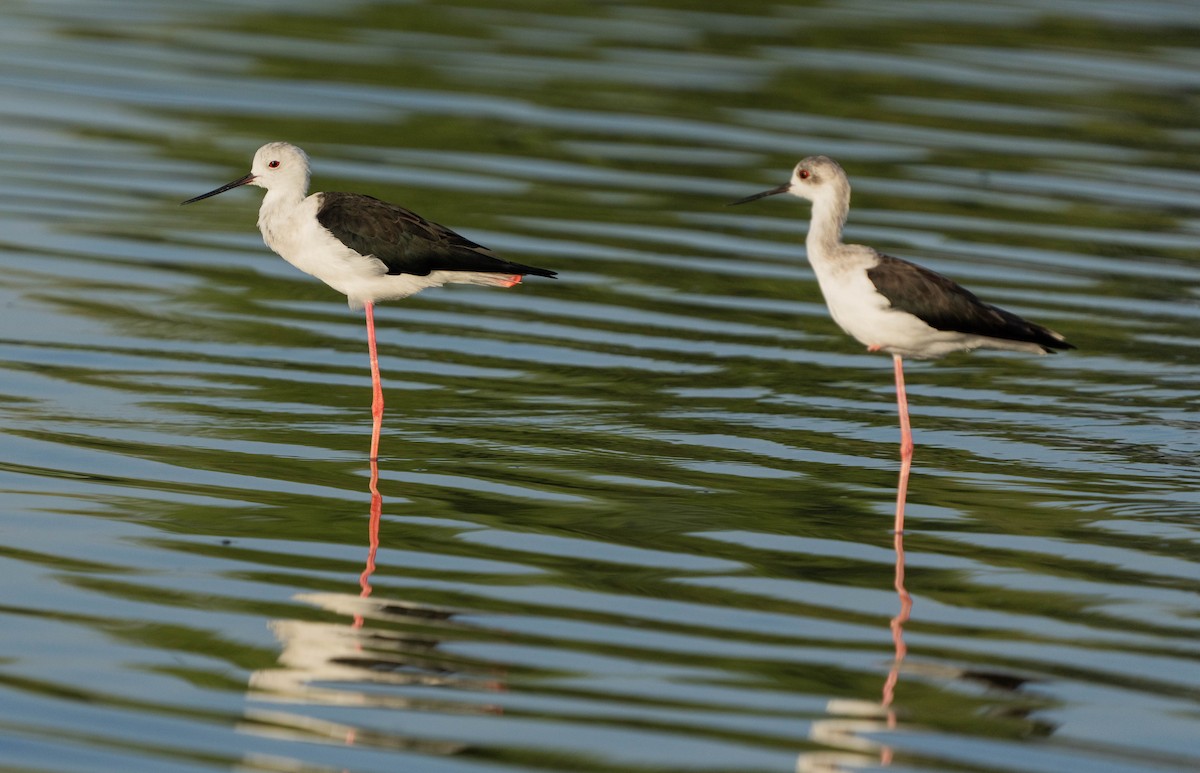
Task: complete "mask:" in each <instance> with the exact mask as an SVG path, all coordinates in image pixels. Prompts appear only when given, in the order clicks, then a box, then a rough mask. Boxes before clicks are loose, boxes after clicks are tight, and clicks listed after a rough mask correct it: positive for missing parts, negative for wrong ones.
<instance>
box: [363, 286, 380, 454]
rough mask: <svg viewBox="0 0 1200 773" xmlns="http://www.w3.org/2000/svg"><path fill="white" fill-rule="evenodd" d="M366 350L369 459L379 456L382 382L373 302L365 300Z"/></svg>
mask: <svg viewBox="0 0 1200 773" xmlns="http://www.w3.org/2000/svg"><path fill="white" fill-rule="evenodd" d="M366 309H367V351H369V352H370V353H371V420H372V421H371V461H375V460H377V459H378V458H379V432H380V430H381V429H382V428H383V384H381V383H380V381H379V353H378V352H377V351H376V350H375V304H373V303H371V302H370V301H367V303H366Z"/></svg>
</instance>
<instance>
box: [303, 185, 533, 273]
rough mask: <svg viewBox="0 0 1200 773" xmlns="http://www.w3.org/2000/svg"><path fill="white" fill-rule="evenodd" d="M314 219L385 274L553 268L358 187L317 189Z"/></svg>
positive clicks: (511, 271)
mask: <svg viewBox="0 0 1200 773" xmlns="http://www.w3.org/2000/svg"><path fill="white" fill-rule="evenodd" d="M317 221H318V222H319V223H320V224H321V225H323V226H324V227H325V228H327V229H328V230H329V232H330V233H332V234H333V235H334V236H335V237H336V238H337V239H338V240H339V241H340V242H342V244H345V245H346V246H347V247H349V248H350V249H352V250H354V251H355V252H357V253H359V254H361V255H370V256H373V257H375V258H376V259H378V260H379V261H381V262H382V263H383V264H384V265H385V266H387V272H388V273H389V274H415V275H417V276H426V275H427V274H429V272H430V271H483V272H488V273H496V274H522V275H524V274H533V275H535V276H545V277H552V276H554V275H555V273H556V272H554V271H549V270H547V269H544V268H535V267H533V266H525V265H522V264H520V263H512V262H510V261H507V260H504V259H502V258H499V257H497V256H496V255H495V253H493V252H492V251H491V250H489V249H488V248H487V247H482V246H480V245H478V244H476V243H475V242H473V241H471V240H470V239H467V238H465V237H463V236H460V235H459V234H456V233H455V232H454V231H451V230H450V229H449V228H446V227H444V226H440V225H438V224H437V223H431V222H430V221H428V220H426V219H425V218H423V217H421V216H420V215H418V214H417V213H416V212H412V211H410V210H407V209H405V208H404V207H398V206H396V205H395V204H389V203H387V202H386V201H380V200H379V199H376V198H373V197H371V196H364V195H362V194H361V193H322V194H321V206H320V208H319V209H318V210H317Z"/></svg>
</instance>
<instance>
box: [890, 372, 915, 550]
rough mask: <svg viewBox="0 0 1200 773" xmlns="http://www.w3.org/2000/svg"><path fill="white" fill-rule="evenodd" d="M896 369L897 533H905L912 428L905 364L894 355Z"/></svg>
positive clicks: (911, 453)
mask: <svg viewBox="0 0 1200 773" xmlns="http://www.w3.org/2000/svg"><path fill="white" fill-rule="evenodd" d="M892 363H893V364H894V365H895V369H896V408H897V409H898V410H899V412H900V482H899V483H898V484H897V486H896V527H895V528H896V533H897V534H903V533H904V502H905V500H906V499H908V475H909V473H910V472H911V471H912V457H913V439H912V426H911V425H910V424H909V422H908V394H907V393H906V392H905V391H904V362H903V360H901V359H900V355H898V354H893V355H892Z"/></svg>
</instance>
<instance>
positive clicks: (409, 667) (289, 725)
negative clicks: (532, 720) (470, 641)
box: [239, 460, 504, 755]
mask: <svg viewBox="0 0 1200 773" xmlns="http://www.w3.org/2000/svg"><path fill="white" fill-rule="evenodd" d="M370 464H371V476H370V483H369V486H368V488H369V491H370V518H369V520H368V530H367V533H368V546H367V558H366V563H365V566H364V568H363V570H362V572H361V573H360V574H359V578H358V584H359V593H358V594H357V595H353V594H349V593H305V594H298V595H296V596H294V597H293V598H294V599H296V600H297V601H300V602H303V603H306V604H310V605H312V606H315V607H318V608H320V609H322V610H325V611H327V612H332V613H334V614H335V615H339V616H342V617H344V618H345V621H344V622H311V621H307V620H272V621H270V622H269V623H268V627H269V628H270V630H271V632H272V633H274V635H275V637H276V638H277V639H278V641H279V643H280V645H281V651H280V653H279V658H278V662H277V663H276V664H275V665H274V666H272V667H270V668H264V669H262V670H259V671H256V672H254V673H253V674H251V676H250V683H249V690H248V692H247V698H248V699H249V701H250V702H251V703H252V704H253V705H252V706H251V707H250V708H248V709H247V710H246V712H245V722H243V723H242V724H241V725H240V726H239V730H241V731H243V732H247V733H252V734H255V735H260V736H266V737H272V738H287V739H290V740H303V741H310V742H312V741H323V742H326V743H340V744H347V745H349V744H358V745H369V746H372V747H373V748H381V749H408V750H415V751H419V752H421V753H425V754H439V755H445V754H456V753H459V752H461V751H463V750H464V749H465V748H466V745H465V744H463V743H459V742H453V741H442V740H431V739H425V738H417V737H406V736H402V735H398V734H396V733H393V732H383V731H380V730H377V729H366V728H365V727H358V726H355V725H351V724H344V723H340V722H332V721H329V720H327V719H325V718H323V717H322V716H320V715H321V713H322V711H321V709H322V707H330V706H338V707H350V708H360V709H368V710H384V711H389V712H390V711H394V710H397V709H402V710H413V711H426V712H429V711H436V712H438V713H439V714H498V713H501V710H500V707H498V706H496V705H493V704H491V703H488V702H481V701H479V700H477V699H476V700H472V699H471V697H470V694H476V695H477V694H479V693H484V692H497V691H499V690H502V689H503V688H504V685H503V684H502V683H501V682H500V680H499V679H498V677H497V676H496V672H495V671H494V669H492V668H491V667H489V666H482V665H474V664H471V663H465V662H464V661H463V658H462V657H461V656H459V657H455V656H451V655H448V654H446V653H443V652H442V651H441V646H442V643H443V641H444V640H445V639H447V638H453V639H458V638H461V636H459V635H455V634H456V633H457V632H459V631H462V630H465V629H466V628H467V626H466V624H465V623H463V622H460V621H459V620H457V617H458V615H459V614H460V612H459V611H458V610H452V609H448V608H443V607H435V606H432V605H428V604H419V603H414V602H409V601H405V600H401V599H386V598H380V597H379V596H377V595H375V596H373V595H372V592H373V588H372V586H371V577H372V575H373V574H374V572H375V569H376V557H377V553H378V549H379V526H380V520H381V518H382V513H383V497H382V496H381V495H380V492H379V468H378V465H377V463H376V462H375V461H374V460H372V461H371V463H370ZM429 688H438V689H447V690H455V691H458V694H457V695H456V694H451V693H446V694H444V695H442V696H435V695H434V694H433V693H431V692H429ZM264 704H271V705H272V707H266V706H264ZM284 704H286V706H287V708H278V706H279V705H284Z"/></svg>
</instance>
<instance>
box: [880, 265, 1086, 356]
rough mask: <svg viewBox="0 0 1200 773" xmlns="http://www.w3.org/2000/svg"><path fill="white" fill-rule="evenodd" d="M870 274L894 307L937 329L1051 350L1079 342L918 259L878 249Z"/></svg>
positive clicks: (1066, 347) (1067, 347) (1070, 346)
mask: <svg viewBox="0 0 1200 773" xmlns="http://www.w3.org/2000/svg"><path fill="white" fill-rule="evenodd" d="M867 277H868V278H869V279H870V280H871V282H872V283H873V284H874V285H875V287H876V288H877V289H878V290H879V292H880V293H881V294H883V296H884V297H885V298H887V299H888V301H889V302H890V303H891V304H892V308H894V309H899V310H900V311H906V312H908V313H909V314H912V315H913V316H915V317H918V318H919V319H920V320H921V321H922V322H924V323H925V324H927V325H929V326H930V327H932V328H934V329H935V330H950V331H954V332H956V333H968V334H970V335H979V336H987V337H989V338H1001V339H1004V340H1007V341H1025V342H1028V343H1032V344H1037V345H1038V346H1041V347H1042V348H1043V349H1044V350H1046V351H1047V352H1050V351H1053V350H1055V349H1074V348H1075V347H1074V346H1072V345H1071V344H1069V343H1067V342H1066V341H1065V340H1063V337H1062V336H1061V335H1059V334H1058V333H1055V332H1054V331H1053V330H1050V329H1049V328H1045V327H1042V326H1041V325H1037V324H1034V323H1033V322H1030V321H1029V320H1026V319H1022V318H1021V317H1018V316H1017V315H1016V314H1013V313H1012V312H1011V311H1005V310H1004V309H1001V308H1000V307H998V306H993V305H991V304H990V303H984V302H983V301H981V300H979V298H978V297H976V296H975V294H974V293H972V292H971V291H970V290H968V289H966V288H965V287H963V286H961V285H959V284H958V283H956V282H954V281H952V280H950V279H947V278H946V277H944V276H942V275H941V274H939V273H937V272H936V271H930V270H929V269H927V268H925V267H923V266H918V265H917V264H915V263H909V262H908V261H906V260H900V259H899V258H893V257H892V256H890V255H880V256H879V264H878V265H876V266H874V267H873V268H869V269H867Z"/></svg>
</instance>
